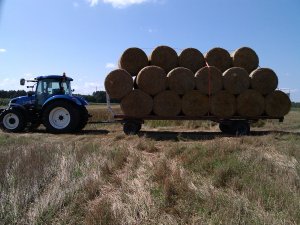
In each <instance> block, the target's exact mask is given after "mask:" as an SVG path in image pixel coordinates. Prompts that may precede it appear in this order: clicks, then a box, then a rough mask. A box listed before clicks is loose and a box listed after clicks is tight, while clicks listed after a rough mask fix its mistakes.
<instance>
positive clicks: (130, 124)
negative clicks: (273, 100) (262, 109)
mask: <svg viewBox="0 0 300 225" xmlns="http://www.w3.org/2000/svg"><path fill="white" fill-rule="evenodd" d="M266 119H270V120H278V121H279V122H283V120H284V117H272V116H266V115H262V116H256V117H242V116H232V117H229V118H220V117H217V116H213V115H205V116H184V115H179V116H166V117H164V116H156V115H149V116H144V117H130V116H127V115H124V114H115V115H114V120H115V121H116V122H120V123H122V124H123V131H124V133H125V134H137V133H138V132H139V131H140V129H141V128H142V124H143V123H144V122H145V121H146V120H195V121H197V120H208V121H213V122H216V123H219V128H220V130H221V131H222V132H223V133H226V134H235V135H248V134H249V133H250V124H251V123H255V122H257V121H258V120H266Z"/></svg>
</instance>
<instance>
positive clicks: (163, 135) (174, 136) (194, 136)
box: [138, 131, 300, 141]
mask: <svg viewBox="0 0 300 225" xmlns="http://www.w3.org/2000/svg"><path fill="white" fill-rule="evenodd" d="M269 134H279V135H286V134H293V135H297V136H300V133H298V132H286V131H251V132H250V135H247V136H250V137H251V136H252V137H255V136H256V137H258V136H265V135H269ZM138 135H139V136H140V137H146V138H150V139H152V140H155V141H170V140H171V141H191V140H192V141H193V140H194V141H196V140H213V139H216V138H221V137H237V138H239V137H243V136H240V135H229V134H224V133H222V132H210V131H196V132H175V131H140V132H139V134H138Z"/></svg>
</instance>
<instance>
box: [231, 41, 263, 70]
mask: <svg viewBox="0 0 300 225" xmlns="http://www.w3.org/2000/svg"><path fill="white" fill-rule="evenodd" d="M231 56H232V63H233V66H234V67H242V68H244V69H245V70H247V72H248V73H249V74H250V73H251V72H252V71H253V70H255V69H256V68H257V67H258V64H259V59H258V56H257V54H256V52H255V51H254V50H253V49H251V48H248V47H242V48H239V49H237V50H235V51H234V52H233V53H232V54H231Z"/></svg>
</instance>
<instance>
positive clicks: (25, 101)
mask: <svg viewBox="0 0 300 225" xmlns="http://www.w3.org/2000/svg"><path fill="white" fill-rule="evenodd" d="M32 99H34V96H31V97H29V96H20V97H17V98H13V99H11V100H10V102H9V105H11V104H16V105H29V104H32Z"/></svg>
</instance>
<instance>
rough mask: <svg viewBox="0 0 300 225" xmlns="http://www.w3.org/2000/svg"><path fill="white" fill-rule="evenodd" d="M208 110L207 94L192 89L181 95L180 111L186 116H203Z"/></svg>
mask: <svg viewBox="0 0 300 225" xmlns="http://www.w3.org/2000/svg"><path fill="white" fill-rule="evenodd" d="M208 111H209V101H208V96H206V95H203V94H202V92H201V91H199V90H192V91H189V92H188V93H186V94H185V95H184V96H183V97H182V112H183V114H184V115H186V116H204V115H206V114H207V113H208Z"/></svg>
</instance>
